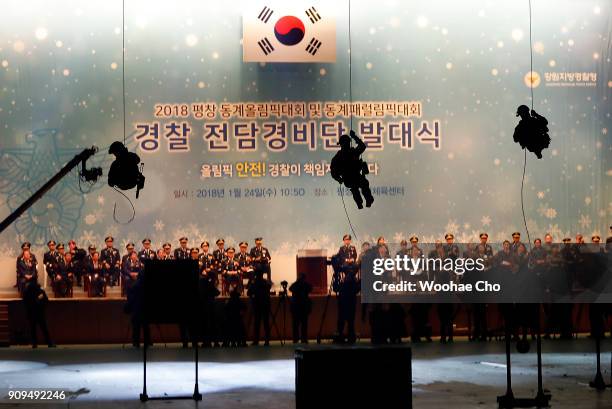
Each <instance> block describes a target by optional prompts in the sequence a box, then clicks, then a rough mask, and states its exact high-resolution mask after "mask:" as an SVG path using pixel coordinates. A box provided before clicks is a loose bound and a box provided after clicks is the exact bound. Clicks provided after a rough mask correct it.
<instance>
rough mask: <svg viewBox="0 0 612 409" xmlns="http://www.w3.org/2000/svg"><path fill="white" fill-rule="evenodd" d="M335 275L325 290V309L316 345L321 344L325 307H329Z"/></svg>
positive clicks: (325, 308)
mask: <svg viewBox="0 0 612 409" xmlns="http://www.w3.org/2000/svg"><path fill="white" fill-rule="evenodd" d="M336 274H337V273H334V278H333V279H332V282H331V283H330V284H329V289H328V290H327V296H326V297H325V307H323V315H322V316H321V321H320V324H319V332H318V333H317V344H320V343H321V338H322V334H323V325H324V324H325V317H327V307H328V306H329V299H330V298H331V296H332V291H333V288H334V281H335V276H336Z"/></svg>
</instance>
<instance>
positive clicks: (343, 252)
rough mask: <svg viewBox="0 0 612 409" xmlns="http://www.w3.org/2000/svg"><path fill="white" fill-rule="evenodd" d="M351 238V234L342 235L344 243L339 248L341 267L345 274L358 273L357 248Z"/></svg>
mask: <svg viewBox="0 0 612 409" xmlns="http://www.w3.org/2000/svg"><path fill="white" fill-rule="evenodd" d="M351 239H352V237H351V235H350V234H345V235H344V236H342V241H343V242H344V245H343V246H342V247H340V249H339V250H338V257H339V260H340V267H341V269H342V272H343V273H344V274H349V273H351V274H355V273H357V249H356V248H355V246H353V245H352V244H351Z"/></svg>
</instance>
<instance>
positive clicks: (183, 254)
mask: <svg viewBox="0 0 612 409" xmlns="http://www.w3.org/2000/svg"><path fill="white" fill-rule="evenodd" d="M188 241H189V239H188V238H187V237H181V238H180V239H179V243H180V247H179V248H177V249H175V250H174V258H175V259H176V260H188V259H189V249H188V248H187V242H188Z"/></svg>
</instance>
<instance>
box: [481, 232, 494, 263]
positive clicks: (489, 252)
mask: <svg viewBox="0 0 612 409" xmlns="http://www.w3.org/2000/svg"><path fill="white" fill-rule="evenodd" d="M479 237H480V246H482V251H481V252H480V254H486V256H487V257H493V247H491V245H490V244H489V243H487V241H488V240H489V234H488V233H480V236H479Z"/></svg>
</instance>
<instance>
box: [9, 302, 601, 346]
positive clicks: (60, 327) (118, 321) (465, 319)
mask: <svg viewBox="0 0 612 409" xmlns="http://www.w3.org/2000/svg"><path fill="white" fill-rule="evenodd" d="M75 294H76V292H75ZM119 295H120V294H119ZM326 299H327V296H324V295H317V296H313V297H312V313H311V315H310V320H309V328H308V332H309V338H310V339H316V337H317V335H318V332H319V325H320V322H321V320H322V319H323V311H324V309H325V303H326ZM225 301H226V299H225V298H224V297H219V298H217V302H216V315H217V317H218V321H217V322H222V320H223V303H224V302H225ZM287 301H288V300H287ZM160 302H162V303H163V300H160ZM243 302H244V304H245V306H246V307H247V310H246V313H245V316H244V323H245V325H246V329H247V336H248V338H249V339H251V336H252V335H251V334H252V327H253V325H252V323H253V316H252V309H251V303H250V300H249V299H248V298H246V297H244V298H243ZM1 304H5V305H6V306H7V307H8V308H7V310H8V329H9V334H8V335H9V341H10V344H11V345H20V344H28V343H29V342H30V337H29V331H30V329H29V324H28V321H27V319H26V315H25V309H24V306H23V302H22V301H21V300H20V299H18V298H13V299H5V300H2V299H0V305H1ZM124 304H125V299H123V298H121V297H119V296H116V297H111V298H55V299H51V300H50V302H49V304H48V307H47V321H48V324H49V330H50V332H51V335H52V337H53V340H54V341H55V342H56V343H58V344H105V343H124V342H125V343H131V338H130V331H131V329H130V317H129V315H127V314H125V313H124V312H123V307H124ZM284 308H285V311H284V312H285V313H284V314H283V303H282V302H281V298H280V297H278V296H274V297H272V314H273V315H274V316H275V320H274V324H275V325H272V339H275V340H279V339H281V338H284V339H287V340H290V339H291V336H292V335H291V331H292V327H291V312H290V309H289V303H288V302H287V303H286V305H285V307H284ZM402 308H403V309H404V311H405V313H406V319H405V324H406V330H407V334H406V335H410V333H411V328H412V322H411V316H410V308H411V306H410V304H403V305H402ZM455 308H457V313H456V316H455V320H454V330H455V334H456V335H459V336H461V335H468V333H469V328H470V327H471V319H470V316H471V313H470V311H471V310H470V309H471V306H470V305H456V306H455ZM363 312H364V310H363V309H362V307H361V304H360V303H359V302H358V304H357V316H356V320H355V327H356V332H357V334H358V336H359V337H361V338H369V337H370V334H371V331H370V325H369V322H368V316H367V315H366V316H365V317H364V316H363V315H362V314H363ZM283 315H284V317H283ZM337 316H338V315H337V301H336V297H335V296H332V297H330V299H329V303H328V310H327V314H326V315H325V319H324V322H323V331H322V335H323V337H324V338H330V337H331V336H332V335H333V334H334V333H335V331H336V320H337ZM572 317H573V318H572V322H573V323H574V331H575V332H576V333H588V331H589V330H590V327H589V320H588V305H584V304H576V305H574V307H573V311H572ZM429 318H430V320H429V322H430V323H431V327H432V334H433V335H434V336H436V335H437V334H438V332H439V321H438V314H437V311H436V306H435V305H434V306H432V307H431V309H430V312H429ZM487 321H488V328H489V330H490V333H491V336H501V335H502V325H503V320H502V319H501V316H500V313H499V308H498V305H494V304H491V305H489V306H488V307H487ZM542 322H546V317H545V315H544V312H543V311H542ZM151 334H152V338H153V341H154V342H156V343H159V342H178V341H179V332H178V328H177V326H176V325H160V326H153V327H152V328H151Z"/></svg>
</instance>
